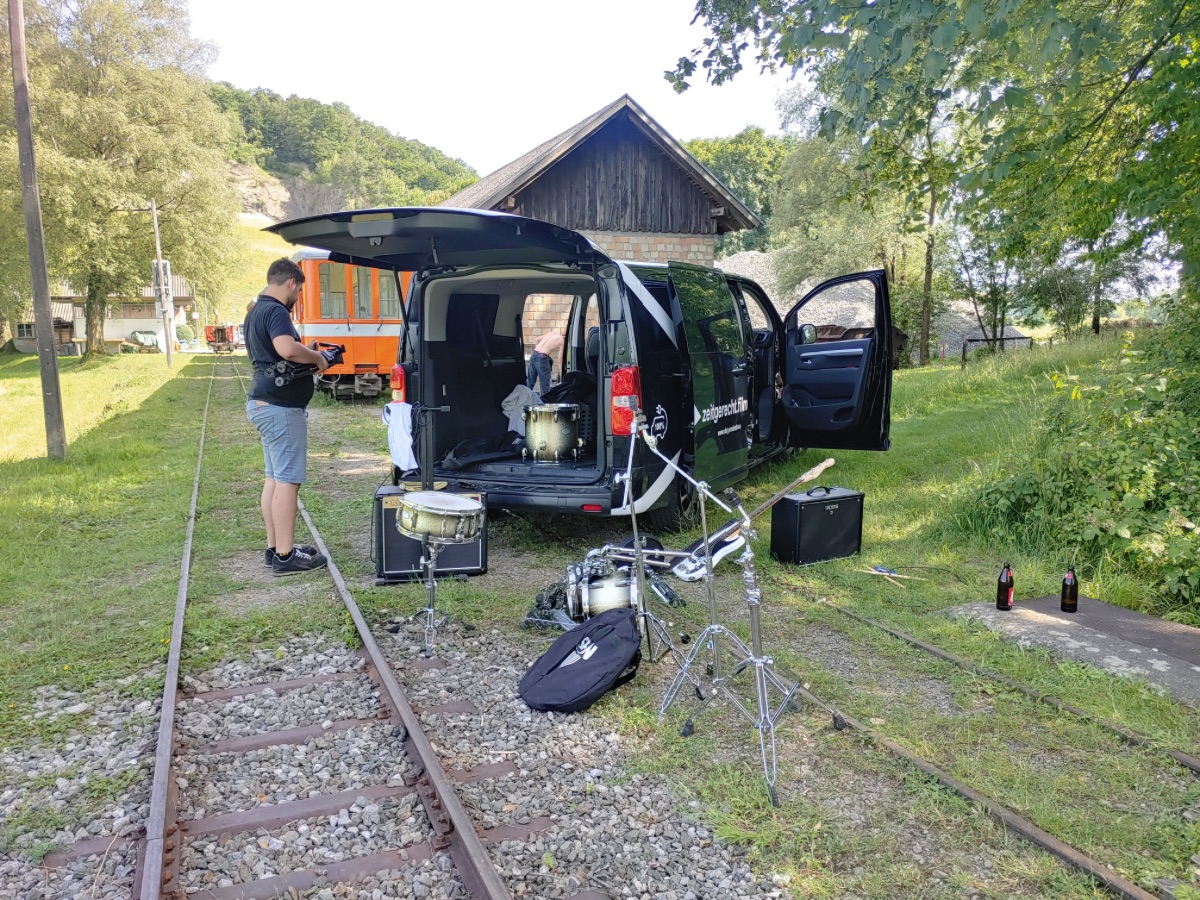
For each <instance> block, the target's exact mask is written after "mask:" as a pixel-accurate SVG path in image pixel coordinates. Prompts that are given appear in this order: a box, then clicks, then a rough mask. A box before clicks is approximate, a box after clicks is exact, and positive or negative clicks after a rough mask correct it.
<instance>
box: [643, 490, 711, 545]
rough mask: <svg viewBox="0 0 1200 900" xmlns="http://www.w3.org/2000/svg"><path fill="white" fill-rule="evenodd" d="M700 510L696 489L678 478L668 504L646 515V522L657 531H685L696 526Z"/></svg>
mask: <svg viewBox="0 0 1200 900" xmlns="http://www.w3.org/2000/svg"><path fill="white" fill-rule="evenodd" d="M699 509H700V507H699V504H698V503H697V502H696V489H695V488H694V487H692V486H691V484H689V483H688V482H686V481H684V480H683V479H682V478H679V477H676V479H675V481H674V483H673V484H672V487H671V493H670V497H669V499H668V500H667V502H666V504H665V505H663V506H660V507H658V508H657V509H652V510H650V511H649V512H648V513H646V522H647V524H648V525H649V526H650V527H651V528H652V529H654V530H655V531H662V532H667V533H675V532H679V531H684V530H686V529H688V528H690V527H691V526H692V525H693V524H695V522H696V521H697V518H698V512H699Z"/></svg>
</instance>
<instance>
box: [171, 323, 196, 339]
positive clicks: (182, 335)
mask: <svg viewBox="0 0 1200 900" xmlns="http://www.w3.org/2000/svg"><path fill="white" fill-rule="evenodd" d="M175 335H176V337H178V338H179V339H180V340H181V341H193V340H195V339H196V332H194V331H193V330H192V326H191V325H188V324H187V323H186V322H180V323H179V324H178V325H176V326H175Z"/></svg>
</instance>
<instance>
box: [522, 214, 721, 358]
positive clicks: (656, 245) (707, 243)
mask: <svg viewBox="0 0 1200 900" xmlns="http://www.w3.org/2000/svg"><path fill="white" fill-rule="evenodd" d="M581 234H584V235H585V236H587V237H589V238H591V239H592V240H593V241H595V242H596V244H597V245H598V246H599V247H600V249H602V250H603V251H604V252H605V253H607V254H608V255H609V256H611V257H612V258H613V259H619V260H637V261H640V262H664V263H665V262H670V261H672V260H675V261H678V262H689V263H695V264H696V265H702V266H711V265H712V264H713V261H714V259H715V258H716V241H715V238H714V237H713V235H711V234H651V233H648V232H630V231H584V232H581ZM570 313H571V298H570V297H565V296H563V295H561V294H530V295H529V298H528V299H527V300H526V301H525V313H524V315H523V316H522V317H521V329H522V331H523V332H524V338H525V356H526V357H528V356H529V353H530V351H531V350H532V349H533V345H534V344H535V343H537V340H538V338H539V337H541V336H542V335H543V334H545V333H546V332H548V331H557V332H559V333H565V332H566V330H567V317H568V316H569V315H570ZM558 375H559V373H558V368H557V365H556V366H555V377H556V378H557V377H558Z"/></svg>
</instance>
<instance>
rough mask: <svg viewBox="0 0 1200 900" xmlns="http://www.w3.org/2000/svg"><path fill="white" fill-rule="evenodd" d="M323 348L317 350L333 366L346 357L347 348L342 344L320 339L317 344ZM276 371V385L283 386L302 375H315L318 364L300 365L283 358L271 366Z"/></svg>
mask: <svg viewBox="0 0 1200 900" xmlns="http://www.w3.org/2000/svg"><path fill="white" fill-rule="evenodd" d="M317 346H318V347H320V348H321V349H320V350H318V351H317V352H318V353H320V354H321V355H322V356H323V357H325V360H326V362H328V363H329V365H331V366H336V365H338V364H339V363H341V362H342V361H343V360H345V358H346V348H345V346H344V345H342V344H327V343H325V342H324V341H320V342H318V344H317ZM271 368H272V369H273V370H274V372H275V387H283V386H284V385H287V384H291V383H292V382H293V381H295V380H296V379H297V378H299V377H301V376H302V375H315V374H316V373H317V367H316V366H310V365H307V364H306V365H298V364H296V363H294V362H292V361H291V360H287V359H281V360H280V361H279V362H277V363H275V365H273V366H272V367H271Z"/></svg>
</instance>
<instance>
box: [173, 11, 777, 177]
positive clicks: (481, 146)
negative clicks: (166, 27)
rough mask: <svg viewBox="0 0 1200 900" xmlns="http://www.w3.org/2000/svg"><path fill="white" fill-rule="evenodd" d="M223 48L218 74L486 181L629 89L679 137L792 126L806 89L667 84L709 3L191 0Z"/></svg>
mask: <svg viewBox="0 0 1200 900" xmlns="http://www.w3.org/2000/svg"><path fill="white" fill-rule="evenodd" d="M190 13H191V20H192V33H193V35H194V36H196V37H197V38H199V39H201V40H205V41H211V42H212V43H213V44H215V45H216V46H217V50H218V56H217V60H216V63H215V64H214V65H213V66H212V67H211V68H210V69H209V76H210V77H211V78H213V79H214V80H216V81H228V82H230V83H231V84H233V85H234V86H236V87H239V88H245V89H250V88H256V87H263V88H269V89H270V90H272V91H275V92H276V93H278V94H281V95H283V96H285V97H287V96H290V95H292V94H296V95H299V96H301V97H311V98H313V99H316V100H320V101H322V102H324V103H333V102H335V101H341V102H343V103H345V104H346V105H347V106H349V107H350V109H352V110H353V111H354V112H355V113H356V114H357V115H359V116H361V117H362V118H364V119H366V120H367V121H369V122H373V123H374V124H376V125H382V126H383V127H385V128H387V129H388V130H389V131H392V132H394V133H395V134H398V135H400V136H401V137H406V138H412V139H414V140H418V141H421V142H422V143H425V144H429V145H430V146H433V147H436V148H437V149H438V150H441V151H442V152H443V153H445V154H447V155H449V156H452V157H457V158H459V159H461V160H463V161H464V162H466V163H467V164H468V165H470V166H471V167H473V168H474V169H476V170H477V171H478V172H479V173H480V174H481V175H486V174H488V173H489V172H492V171H494V170H495V169H497V168H499V167H500V166H502V165H504V164H505V163H507V162H510V161H511V160H513V159H516V158H517V157H518V156H521V155H522V154H524V153H525V152H526V151H528V150H531V149H532V148H533V147H535V146H537V145H538V144H540V143H542V142H543V141H545V140H547V139H548V138H551V137H553V136H554V135H556V134H558V133H559V132H560V131H564V130H565V129H567V128H569V127H570V126H571V125H574V124H575V123H576V122H578V121H580V120H581V119H583V118H585V117H586V116H588V115H589V114H591V113H593V112H595V111H596V110H598V109H601V108H602V107H604V106H606V105H608V104H609V103H611V102H612V101H613V100H616V99H617V98H618V97H620V96H621V95H622V94H626V93H627V94H629V95H630V96H631V97H633V99H634V100H636V101H637V102H638V103H640V104H641V105H642V107H644V108H645V110H646V111H647V112H648V113H649V114H650V115H651V116H653V117H654V118H655V119H656V120H657V121H658V122H659V124H660V125H662V126H663V127H664V128H666V130H667V131H668V132H670V133H671V134H672V135H673V136H674V137H675V138H677V139H678V140H681V141H686V140H689V139H691V138H694V137H720V136H724V135H732V134H736V133H737V132H739V131H741V130H742V129H743V128H745V127H746V126H747V125H759V126H762V127H763V128H765V129H766V130H767V131H768V132H778V131H779V117H778V114H777V113H776V110H775V100H776V98H777V96H778V95H779V93H780V92H781V91H785V90H787V89H788V88H789V87H790V86H791V85H792V84H793V82H791V81H790V80H789V79H788V77H786V76H785V75H782V74H770V73H768V74H760V73H759V71H758V67H757V65H753V64H751V65H747V67H746V70H745V71H743V72H741V73H739V74H738V76H737V77H736V78H735V79H734V80H733V81H732V82H731V83H730V84H726V85H722V86H721V87H712V86H710V85H708V84H705V83H704V82H703V81H697V82H694V84H693V87H692V88H691V89H690V90H688V91H686V92H684V93H683V94H676V93H674V91H673V90H672V89H671V87H670V85H668V84H667V82H666V81H665V80H664V79H663V75H662V73H663V71H664V70H666V69H669V68H673V67H674V63H675V61H676V60H678V59H679V57H681V56H685V55H687V54H688V53H689V51H691V50H692V49H693V48H694V47H696V46H698V45H699V43H700V41H701V40H702V39H703V37H704V36H705V32H704V30H703V29H702V28H701V27H700V26H699V25H695V26H693V25H691V24H689V23H690V22H691V19H692V16H693V15H694V14H695V10H694V0H601V2H589V3H581V2H578V0H557V2H554V0H442V2H430V0H422V2H413V0H339V2H333V3H331V2H330V0H321V2H316V0H191V4H190Z"/></svg>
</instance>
